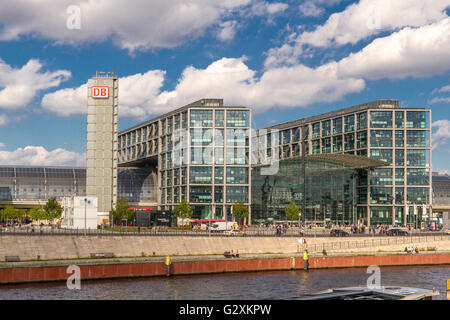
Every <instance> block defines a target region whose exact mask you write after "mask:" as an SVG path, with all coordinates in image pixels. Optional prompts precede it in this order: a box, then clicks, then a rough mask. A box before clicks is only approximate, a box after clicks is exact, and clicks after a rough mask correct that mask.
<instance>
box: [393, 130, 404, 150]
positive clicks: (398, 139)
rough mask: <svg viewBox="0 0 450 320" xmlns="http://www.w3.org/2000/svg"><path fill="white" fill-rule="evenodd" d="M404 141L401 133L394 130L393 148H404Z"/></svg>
mask: <svg viewBox="0 0 450 320" xmlns="http://www.w3.org/2000/svg"><path fill="white" fill-rule="evenodd" d="M404 140H405V135H404V134H403V131H401V130H396V131H395V146H396V147H397V148H402V147H404V146H405V143H404Z"/></svg>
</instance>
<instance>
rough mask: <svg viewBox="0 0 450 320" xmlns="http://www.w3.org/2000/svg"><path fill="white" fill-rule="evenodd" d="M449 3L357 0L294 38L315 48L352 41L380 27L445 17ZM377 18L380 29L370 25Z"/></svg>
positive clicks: (441, 0)
mask: <svg viewBox="0 0 450 320" xmlns="http://www.w3.org/2000/svg"><path fill="white" fill-rule="evenodd" d="M449 5H450V1H449V0H396V1H392V0H360V1H359V2H358V3H355V4H352V5H350V6H348V7H347V8H346V9H345V10H344V11H342V12H339V13H334V14H332V15H331V16H330V17H329V18H328V20H327V22H326V23H325V24H324V25H322V26H319V27H318V28H316V30H314V31H311V32H304V33H302V34H301V35H300V36H299V38H298V40H297V41H298V42H300V43H302V44H310V45H313V46H318V47H328V46H331V45H332V44H333V43H336V44H338V45H344V44H347V43H351V44H355V43H357V42H358V41H360V40H362V39H364V38H367V37H369V36H371V35H374V34H378V33H380V32H381V31H383V30H396V29H398V28H402V27H406V26H409V27H418V26H423V25H426V24H428V23H431V22H436V21H439V20H441V19H443V18H445V17H446V14H445V9H446V8H447V7H448V6H449ZM377 21H379V22H380V25H379V27H380V29H377V28H373V27H377V24H376V22H377ZM372 26H373V27H372Z"/></svg>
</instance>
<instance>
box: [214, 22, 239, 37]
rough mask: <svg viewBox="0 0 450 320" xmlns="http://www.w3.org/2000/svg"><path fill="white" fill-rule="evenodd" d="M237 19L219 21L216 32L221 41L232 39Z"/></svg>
mask: <svg viewBox="0 0 450 320" xmlns="http://www.w3.org/2000/svg"><path fill="white" fill-rule="evenodd" d="M237 25H238V24H237V21H235V20H233V21H225V22H224V23H221V24H220V25H219V27H220V28H221V29H220V31H219V32H218V34H217V38H219V40H221V41H230V40H233V38H234V35H235V34H236V28H237Z"/></svg>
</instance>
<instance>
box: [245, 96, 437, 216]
mask: <svg viewBox="0 0 450 320" xmlns="http://www.w3.org/2000/svg"><path fill="white" fill-rule="evenodd" d="M430 123H431V110H429V109H425V108H399V106H398V101H397V100H377V101H373V102H369V103H366V104H362V105H358V106H354V107H350V108H345V109H341V110H338V111H334V112H329V113H326V114H323V115H318V116H314V117H311V118H306V119H300V120H295V121H291V122H287V123H283V124H279V125H275V126H272V127H270V128H266V129H261V130H259V132H258V134H257V136H258V139H259V140H258V141H257V142H255V144H254V145H252V149H255V154H257V155H258V157H261V155H269V154H273V153H276V152H277V153H278V157H279V159H289V158H292V157H296V156H299V155H301V154H302V148H303V143H304V149H305V154H306V155H319V154H333V153H340V154H349V155H359V156H364V157H369V158H372V159H377V160H382V161H385V162H386V163H387V164H389V165H386V166H384V167H383V168H373V169H368V170H367V172H366V175H367V179H366V180H363V179H362V180H360V181H359V182H358V185H357V190H356V194H357V195H358V197H359V198H360V199H361V201H358V203H357V205H356V206H357V215H358V217H359V218H360V219H361V220H363V221H364V223H366V224H378V223H389V224H400V225H405V224H408V223H412V224H416V223H417V222H418V221H420V220H421V216H422V215H425V214H426V213H427V212H429V210H430V205H431V199H432V197H431V195H432V188H431V186H432V180H431V167H432V165H431V150H432V145H431V126H430ZM281 133H282V134H281ZM276 135H280V139H279V140H278V142H279V147H278V148H273V146H271V145H269V144H268V143H267V141H269V140H270V139H269V138H264V139H263V140H264V141H263V142H262V143H261V140H262V139H261V137H262V136H267V137H269V136H276ZM294 137H295V139H294ZM272 144H273V142H272Z"/></svg>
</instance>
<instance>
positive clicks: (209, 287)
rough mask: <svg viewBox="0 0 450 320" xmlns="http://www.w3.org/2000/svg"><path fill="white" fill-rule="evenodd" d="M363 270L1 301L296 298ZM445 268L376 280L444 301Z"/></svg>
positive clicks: (63, 291) (128, 284)
mask: <svg viewBox="0 0 450 320" xmlns="http://www.w3.org/2000/svg"><path fill="white" fill-rule="evenodd" d="M369 276H370V274H367V273H366V269H365V268H364V269H340V270H310V271H308V272H304V271H279V272H253V273H234V274H219V275H199V276H176V277H171V278H141V279H122V280H101V281H81V290H69V289H67V287H66V284H65V282H62V283H45V284H42V283H40V284H23V285H14V286H9V285H8V286H0V299H51V300H54V299H108V300H116V299H131V300H143V299H145V300H149V299H156V300H161V299H163V300H167V299H168V300H173V299H182V300H213V299H214V300H227V299H235V300H241V299H252V300H253V299H255V300H264V299H295V298H297V297H300V296H302V295H304V294H308V293H313V292H317V291H320V290H324V289H328V288H337V287H348V286H359V285H366V282H367V278H368V277H369ZM449 278H450V266H438V267H437V266H432V267H391V268H381V284H382V285H386V286H387V285H396V286H411V287H423V288H430V289H432V288H436V289H437V290H439V291H440V296H439V297H437V298H436V299H440V300H442V299H445V295H446V280H447V279H449Z"/></svg>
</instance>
